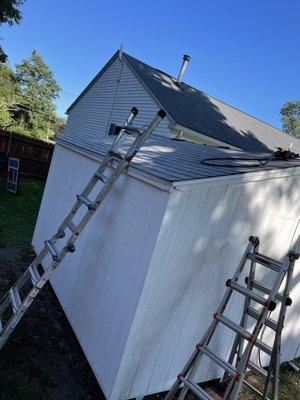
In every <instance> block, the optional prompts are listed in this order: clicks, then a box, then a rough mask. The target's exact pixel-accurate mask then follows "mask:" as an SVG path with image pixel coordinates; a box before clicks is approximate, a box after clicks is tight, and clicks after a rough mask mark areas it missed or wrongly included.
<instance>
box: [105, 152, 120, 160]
mask: <svg viewBox="0 0 300 400" xmlns="http://www.w3.org/2000/svg"><path fill="white" fill-rule="evenodd" d="M108 155H109V156H110V158H114V159H116V160H124V156H123V155H122V154H120V153H118V152H117V151H114V150H109V152H108Z"/></svg>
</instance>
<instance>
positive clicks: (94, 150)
mask: <svg viewBox="0 0 300 400" xmlns="http://www.w3.org/2000/svg"><path fill="white" fill-rule="evenodd" d="M110 140H111V138H110V137H108V136H104V135H102V136H101V135H95V134H93V133H92V132H90V133H89V134H88V135H82V134H80V133H76V134H68V133H66V134H65V135H64V136H62V137H61V138H59V139H58V140H57V144H56V146H55V151H54V156H53V160H52V164H51V168H50V173H49V176H48V180H47V184H46V188H45V193H44V196H43V201H42V204H41V208H40V212H39V216H38V220H37V224H36V228H35V233H34V237H33V246H34V248H35V250H36V251H39V249H40V248H41V247H42V245H43V240H44V239H47V238H48V237H50V236H51V234H53V233H54V232H55V231H56V228H57V226H58V224H59V223H60V222H61V221H62V219H63V218H64V216H65V214H66V213H67V212H68V211H69V209H70V207H71V206H72V204H73V202H74V199H75V195H76V194H77V193H80V192H81V190H82V189H83V187H84V186H85V184H86V182H87V180H88V179H89V177H90V175H91V174H92V173H93V172H94V170H95V169H96V168H97V164H98V161H99V160H101V159H102V157H103V155H104V154H105V151H106V149H107V147H108V145H109V143H110ZM240 154H241V153H237V152H236V151H233V150H226V149H221V148H214V147H210V146H205V145H199V144H193V143H189V142H182V141H177V140H172V139H168V138H164V137H161V136H157V135H153V136H152V137H151V138H150V139H149V140H148V141H147V143H146V144H145V146H144V147H143V148H142V150H141V151H140V153H139V154H138V155H137V156H136V158H135V159H134V161H133V163H132V166H131V167H130V168H129V170H128V173H127V174H126V175H122V176H121V177H120V179H119V181H118V182H117V184H116V186H115V187H114V188H113V189H112V191H111V192H110V194H109V196H108V197H107V198H106V200H105V202H104V203H103V205H102V206H101V208H100V209H99V210H98V211H97V213H96V214H95V215H94V217H93V219H92V220H91V222H90V223H89V225H88V226H87V228H86V230H85V231H84V232H83V233H82V235H81V236H80V238H79V240H78V242H77V247H76V252H75V253H74V254H72V255H68V256H67V257H66V259H65V260H64V261H63V263H62V265H61V266H60V267H59V269H58V270H57V271H56V273H55V275H54V277H53V279H52V280H51V283H52V285H53V288H54V290H55V292H56V294H57V297H58V299H59V301H60V303H61V305H62V307H63V309H64V311H65V313H66V315H67V317H68V319H69V321H70V323H71V325H72V327H73V329H74V332H75V334H76V336H77V338H78V340H79V342H80V344H81V346H82V349H83V351H84V353H85V355H86V357H87V359H88V361H89V363H90V365H91V367H92V369H93V371H94V373H95V375H96V377H97V379H98V381H99V384H100V385H101V388H102V389H103V392H104V394H105V396H106V398H107V399H110V400H120V399H129V398H134V397H137V396H141V395H146V394H151V393H156V392H160V391H164V390H167V389H168V388H169V387H170V386H171V383H172V382H173V380H174V378H175V376H176V374H177V373H178V372H179V371H180V369H181V367H182V366H183V364H184V362H185V361H186V359H187V357H188V355H189V354H190V353H191V351H192V349H193V348H194V345H195V343H196V342H197V341H198V339H199V337H200V336H201V335H202V334H203V332H204V330H205V329H206V327H207V326H208V324H209V322H210V318H211V316H212V313H213V312H214V310H215V309H216V306H217V304H218V302H219V300H220V298H221V295H222V292H223V290H224V284H225V281H226V280H227V278H228V277H230V276H231V275H232V273H233V271H234V270H235V268H236V266H237V263H238V261H239V259H240V257H241V255H242V253H243V251H244V249H245V246H246V244H247V239H248V236H249V235H250V234H257V235H258V236H259V237H260V239H261V251H262V252H265V253H266V254H269V255H270V256H273V257H276V258H279V259H280V258H282V257H283V256H284V255H285V254H286V253H287V251H288V249H289V248H290V246H291V245H292V244H293V243H294V241H295V240H296V237H297V235H298V234H299V233H300V232H299V229H300V228H299V215H300V212H299V211H300V201H299V198H300V160H299V159H295V160H291V161H282V162H281V161H276V162H270V163H268V164H266V165H265V166H261V167H250V166H249V165H248V166H247V163H245V165H244V166H243V167H241V166H240V167H238V166H235V167H232V166H231V167H230V166H228V167H212V166H208V165H205V164H203V163H202V161H203V159H206V158H208V157H216V158H218V157H234V156H237V155H240ZM242 154H243V156H244V157H245V156H247V153H242ZM229 164H232V162H230V161H229ZM299 268H300V263H299V262H298V264H296V271H295V278H294V281H293V290H292V293H291V296H292V298H293V301H294V302H293V305H292V307H290V309H289V311H288V318H287V323H286V327H285V330H284V335H283V341H284V345H283V355H282V359H283V360H289V359H293V358H294V357H295V356H296V355H298V356H299V355H300V349H299V334H300V319H299V308H300V270H299ZM238 312H239V307H238V306H237V307H235V308H233V309H232V314H236V313H238ZM220 335H221V336H220V340H218V341H217V342H216V346H218V348H219V352H220V354H221V355H223V357H226V356H227V355H228V352H229V348H228V340H229V339H230V337H228V336H227V335H228V333H227V331H226V332H225V331H224V332H223V331H222V332H221V333H220ZM221 339H223V340H221ZM269 339H270V338H269V337H268V335H267V337H266V340H269ZM201 371H202V372H201V374H199V376H198V380H199V381H205V380H209V379H212V378H216V377H218V376H219V375H220V371H219V370H218V369H216V368H214V367H213V366H212V365H211V364H210V363H209V362H207V363H206V364H205V365H204V368H202V369H201Z"/></svg>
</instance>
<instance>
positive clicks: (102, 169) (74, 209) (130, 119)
mask: <svg viewBox="0 0 300 400" xmlns="http://www.w3.org/2000/svg"><path fill="white" fill-rule="evenodd" d="M137 115H138V109H137V108H136V107H133V108H132V109H131V112H130V114H129V116H128V118H127V119H126V121H125V126H127V125H128V126H130V125H131V124H132V122H133V120H134V119H135V118H136V116H137ZM124 134H125V130H124V129H122V130H121V132H120V133H119V134H118V136H117V138H116V139H115V140H114V142H113V144H112V145H111V146H110V148H109V150H108V152H107V153H106V155H105V157H104V159H103V160H102V162H101V164H100V166H99V167H98V169H97V171H96V172H95V173H94V174H93V175H92V177H91V179H90V180H89V182H88V183H87V185H86V186H85V188H84V190H83V191H82V195H83V196H88V195H89V194H90V193H91V191H92V190H93V188H94V187H95V185H96V184H97V183H98V178H96V176H95V175H96V173H99V174H103V173H104V172H105V170H106V169H107V167H108V166H109V164H110V163H111V158H110V156H109V151H110V150H112V149H113V148H115V146H116V145H117V143H118V141H119V140H120V139H121V138H122V137H123V135H124ZM80 206H81V202H80V201H79V200H77V201H76V203H75V205H74V206H73V207H72V209H71V211H70V212H69V214H68V215H67V216H66V217H65V219H64V221H63V222H62V223H61V225H60V226H59V228H58V230H57V233H55V234H54V235H53V236H52V237H51V239H50V240H52V241H53V243H55V242H56V241H57V240H58V239H60V238H61V237H63V236H62V235H63V232H64V231H65V229H66V227H67V224H68V222H69V221H70V220H71V219H72V218H73V217H74V216H75V214H76V212H77V211H78V209H79V207H80Z"/></svg>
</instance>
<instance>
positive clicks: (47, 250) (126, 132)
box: [0, 107, 166, 349]
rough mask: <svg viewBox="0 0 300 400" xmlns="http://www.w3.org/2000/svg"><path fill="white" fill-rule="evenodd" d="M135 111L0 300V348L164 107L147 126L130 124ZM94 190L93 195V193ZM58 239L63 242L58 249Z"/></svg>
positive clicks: (160, 115) (156, 121) (70, 250)
mask: <svg viewBox="0 0 300 400" xmlns="http://www.w3.org/2000/svg"><path fill="white" fill-rule="evenodd" d="M137 113H138V110H137V109H136V108H135V107H134V108H133V109H132V110H131V114H130V115H129V117H128V119H127V121H126V122H125V125H124V126H122V127H116V128H117V129H116V131H117V133H116V134H117V137H116V140H115V141H114V143H113V144H112V146H111V147H110V149H109V150H108V152H107V154H106V156H105V157H104V159H103V161H102V162H101V164H100V166H99V168H98V169H97V171H96V172H95V173H94V174H93V176H92V177H91V179H90V181H89V182H88V184H87V185H86V187H85V189H84V190H83V192H82V193H81V194H78V195H77V200H76V202H75V204H74V206H73V207H72V209H71V211H70V212H69V214H68V215H67V216H66V218H65V219H64V220H63V222H62V223H61V225H60V226H59V227H58V230H57V232H56V233H55V234H54V235H53V236H52V237H51V238H50V239H48V240H45V242H44V246H43V248H42V250H41V251H40V252H39V253H38V254H37V256H36V258H35V259H34V260H33V261H32V263H31V264H30V265H29V267H28V268H27V270H26V271H25V272H24V274H23V275H22V276H21V277H20V278H19V280H18V281H17V282H16V283H15V284H14V285H13V287H12V288H11V289H10V290H9V291H8V292H7V293H6V294H5V295H4V297H3V298H2V299H1V300H0V349H1V348H2V347H3V346H4V344H5V343H6V341H7V339H8V338H9V336H10V335H11V334H12V332H13V330H14V329H15V327H16V325H17V324H18V322H19V321H20V319H21V318H22V317H23V315H24V314H25V312H26V311H27V309H28V307H29V306H30V305H31V304H32V302H33V301H34V299H35V297H36V296H37V295H38V293H39V292H40V290H41V289H42V288H43V286H44V285H45V283H46V282H47V281H48V280H49V278H50V276H51V275H52V273H53V272H54V271H55V269H56V268H57V267H58V266H59V265H60V263H61V262H62V261H63V259H64V257H65V256H66V254H67V253H73V252H74V251H75V245H74V243H75V241H76V240H77V238H78V237H79V235H80V233H81V232H82V230H83V229H84V227H85V226H86V225H87V223H88V222H89V220H90V219H91V217H92V216H93V214H94V213H95V212H96V210H97V208H98V207H99V206H100V205H101V204H102V202H103V201H104V199H105V198H106V196H107V194H108V193H109V192H110V190H111V188H112V186H113V185H114V183H115V182H116V181H117V179H118V178H119V176H120V175H121V174H122V173H123V172H124V171H125V169H126V168H127V167H128V165H129V164H130V162H131V160H132V159H133V157H134V156H135V155H136V153H137V152H138V151H139V149H140V148H141V146H142V145H143V144H144V143H145V141H146V140H147V138H148V137H149V136H150V134H151V133H152V132H153V131H154V130H155V128H156V127H157V125H158V124H159V123H160V121H161V120H162V119H163V118H164V117H165V115H166V113H165V111H164V110H160V111H159V112H158V113H157V115H156V116H155V118H154V119H153V120H152V122H151V123H150V124H149V125H148V126H147V127H145V128H144V129H142V130H139V129H137V128H135V127H133V126H132V121H133V120H134V118H135V117H136V115H137ZM109 171H110V172H109ZM94 192H96V194H93V193H94ZM82 209H84V211H83V216H81V217H80V213H79V214H77V213H78V211H79V210H81V213H82ZM76 214H77V217H78V216H79V222H74V217H75V216H76ZM77 219H78V218H77ZM59 242H63V244H62V245H61V246H60V248H59V246H58V245H59V244H60V243H59ZM42 261H43V271H42V272H41V273H40V272H39V270H38V267H39V265H40V263H41V262H42ZM47 263H48V265H47ZM23 292H25V293H23Z"/></svg>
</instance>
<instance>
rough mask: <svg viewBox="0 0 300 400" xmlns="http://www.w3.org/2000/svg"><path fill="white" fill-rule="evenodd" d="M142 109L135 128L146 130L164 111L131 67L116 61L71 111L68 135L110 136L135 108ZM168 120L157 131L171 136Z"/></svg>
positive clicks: (67, 129)
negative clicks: (97, 134)
mask: <svg viewBox="0 0 300 400" xmlns="http://www.w3.org/2000/svg"><path fill="white" fill-rule="evenodd" d="M133 106H135V107H137V108H138V109H139V114H138V116H137V118H136V119H135V123H134V125H135V126H137V127H143V126H144V125H146V124H148V123H149V122H150V120H151V119H153V118H154V116H155V114H156V113H157V111H158V110H159V109H160V108H161V107H160V106H159V104H158V103H157V102H156V101H155V100H154V99H153V97H152V96H151V95H150V93H149V92H148V90H146V88H145V87H144V86H143V84H142V83H141V82H140V80H139V79H138V78H137V77H136V76H135V74H134V73H133V72H132V71H131V69H130V68H129V67H128V65H127V64H126V62H125V61H124V62H120V61H119V60H118V59H116V60H115V61H114V62H113V63H112V65H111V66H110V67H109V68H108V69H107V70H106V71H105V72H104V73H103V75H101V76H100V77H99V79H98V80H97V81H96V82H95V84H94V85H93V86H92V87H91V88H90V89H89V90H88V91H87V92H86V93H85V95H84V96H83V97H82V98H81V99H80V100H79V102H78V103H77V104H76V105H75V106H74V108H72V110H71V111H70V114H69V117H68V121H67V125H66V128H65V132H67V133H74V134H76V133H84V134H89V133H99V134H106V133H107V131H108V128H109V126H110V123H111V122H113V123H116V124H119V125H120V124H121V125H122V124H123V123H124V122H125V120H126V118H127V117H128V115H129V113H130V110H131V108H132V107H133ZM170 123H171V121H170V119H169V118H168V117H166V118H165V119H164V120H163V121H162V122H161V123H160V125H159V126H158V128H157V129H156V130H155V133H157V134H160V135H162V136H168V135H169V125H170Z"/></svg>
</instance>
